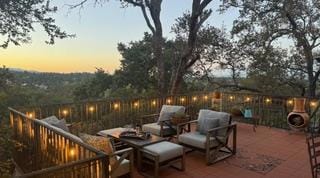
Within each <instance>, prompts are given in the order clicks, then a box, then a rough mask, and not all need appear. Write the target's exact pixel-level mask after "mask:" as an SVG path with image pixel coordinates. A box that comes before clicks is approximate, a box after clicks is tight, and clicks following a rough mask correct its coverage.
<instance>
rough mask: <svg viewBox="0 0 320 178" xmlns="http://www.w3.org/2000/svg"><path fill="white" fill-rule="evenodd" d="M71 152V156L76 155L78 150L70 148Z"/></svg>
mask: <svg viewBox="0 0 320 178" xmlns="http://www.w3.org/2000/svg"><path fill="white" fill-rule="evenodd" d="M69 154H70V156H71V157H73V156H75V155H76V150H75V149H74V148H70V151H69Z"/></svg>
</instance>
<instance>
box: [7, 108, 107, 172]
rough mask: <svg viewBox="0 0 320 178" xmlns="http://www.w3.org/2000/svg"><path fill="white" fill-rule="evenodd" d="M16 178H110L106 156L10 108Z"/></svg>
mask: <svg viewBox="0 0 320 178" xmlns="http://www.w3.org/2000/svg"><path fill="white" fill-rule="evenodd" d="M9 111H10V125H11V127H12V129H13V140H14V141H15V143H16V145H15V149H14V152H13V159H14V162H15V164H16V165H17V166H16V169H17V171H16V173H17V175H16V177H32V178H34V177H41V178H42V177H46V178H51V177H52V178H56V177H70V178H72V177H77V178H78V177H79V178H87V177H90V178H107V177H109V173H108V169H107V168H108V165H109V159H108V156H107V155H106V154H104V153H103V152H101V151H98V150H96V149H95V148H93V147H91V146H88V145H85V144H83V143H82V142H80V141H78V140H76V139H74V138H72V137H70V136H69V135H67V134H65V133H63V132H61V131H59V130H58V129H56V128H54V127H51V126H49V125H47V124H43V123H42V122H39V121H38V120H37V119H34V118H30V117H29V116H27V115H26V114H24V113H21V112H19V111H17V110H15V109H12V108H9Z"/></svg>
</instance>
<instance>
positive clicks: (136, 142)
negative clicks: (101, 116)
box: [98, 128, 167, 170]
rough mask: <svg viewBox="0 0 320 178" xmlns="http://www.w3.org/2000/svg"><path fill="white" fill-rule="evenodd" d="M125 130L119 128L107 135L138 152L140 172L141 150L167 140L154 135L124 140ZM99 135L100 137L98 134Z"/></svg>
mask: <svg viewBox="0 0 320 178" xmlns="http://www.w3.org/2000/svg"><path fill="white" fill-rule="evenodd" d="M123 131H124V129H123V128H119V129H115V130H114V131H113V132H111V133H108V134H107V135H108V136H109V137H111V138H113V139H114V140H116V141H120V142H122V143H125V144H127V145H128V146H130V147H132V148H134V149H135V150H136V153H137V162H138V169H139V170H140V163H141V152H140V149H142V148H143V147H145V146H147V145H151V144H155V143H159V142H162V141H166V140H167V139H165V138H163V137H159V136H157V135H153V134H151V136H150V137H149V138H148V139H144V140H142V139H137V138H122V137H120V134H121V132H123ZM98 135H100V134H99V133H98ZM101 136H105V135H101Z"/></svg>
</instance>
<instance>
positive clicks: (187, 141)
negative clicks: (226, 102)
mask: <svg viewBox="0 0 320 178" xmlns="http://www.w3.org/2000/svg"><path fill="white" fill-rule="evenodd" d="M231 121H232V119H231V115H230V114H228V113H224V112H216V111H212V110H206V109H202V110H200V112H199V116H198V119H197V120H193V121H190V122H187V123H183V124H179V125H178V130H180V127H185V126H186V125H188V124H197V127H196V130H195V131H192V132H184V133H181V134H180V133H177V134H178V135H177V137H178V143H179V144H181V145H183V146H186V147H189V148H192V149H194V150H198V151H202V152H204V153H205V154H206V163H207V165H209V164H213V163H216V162H218V161H221V160H223V159H225V158H228V157H230V156H232V155H234V154H235V153H236V136H237V127H236V124H234V123H232V122H231ZM232 132H233V143H232V148H230V147H229V145H228V141H229V136H230V134H231V133H232ZM219 152H224V153H223V154H219Z"/></svg>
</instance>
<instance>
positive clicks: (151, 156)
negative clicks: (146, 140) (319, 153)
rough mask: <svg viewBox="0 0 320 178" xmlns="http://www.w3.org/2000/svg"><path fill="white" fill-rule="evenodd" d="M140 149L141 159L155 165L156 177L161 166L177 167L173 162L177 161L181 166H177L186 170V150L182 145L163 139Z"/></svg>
mask: <svg viewBox="0 0 320 178" xmlns="http://www.w3.org/2000/svg"><path fill="white" fill-rule="evenodd" d="M140 151H141V157H142V158H141V161H142V162H143V163H147V164H151V165H154V177H158V174H159V168H160V167H165V166H173V167H175V166H174V165H173V163H177V162H180V167H175V168H177V169H179V170H181V171H184V170H185V151H184V148H183V146H181V145H178V144H175V143H171V142H168V141H163V142H159V143H155V144H152V145H148V146H145V147H143V148H142V149H141V150H140ZM139 164H141V163H139Z"/></svg>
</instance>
